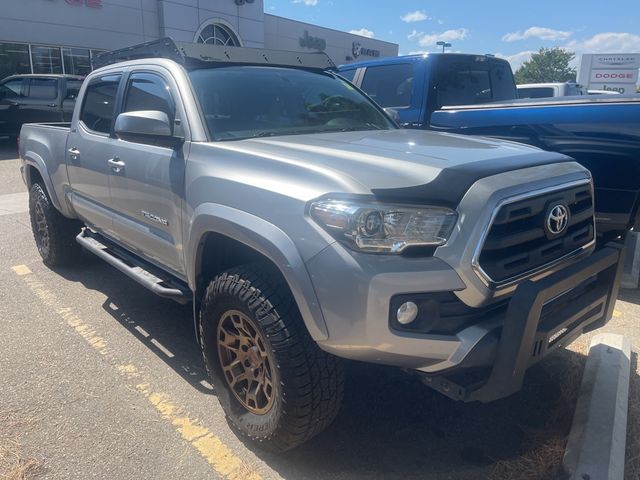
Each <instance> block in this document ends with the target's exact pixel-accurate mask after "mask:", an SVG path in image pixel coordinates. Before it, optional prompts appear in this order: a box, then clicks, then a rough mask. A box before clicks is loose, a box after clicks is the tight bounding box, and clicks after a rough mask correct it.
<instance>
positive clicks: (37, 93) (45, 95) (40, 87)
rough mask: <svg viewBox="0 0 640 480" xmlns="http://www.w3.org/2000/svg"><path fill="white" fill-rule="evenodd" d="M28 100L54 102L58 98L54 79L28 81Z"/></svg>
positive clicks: (56, 84)
mask: <svg viewBox="0 0 640 480" xmlns="http://www.w3.org/2000/svg"><path fill="white" fill-rule="evenodd" d="M28 97H29V98H31V99H33V100H55V99H56V98H58V80H57V79H56V78H32V79H31V80H29V95H28Z"/></svg>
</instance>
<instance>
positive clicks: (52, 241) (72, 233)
mask: <svg viewBox="0 0 640 480" xmlns="http://www.w3.org/2000/svg"><path fill="white" fill-rule="evenodd" d="M29 215H30V217H31V230H32V231H33V238H34V240H35V241H36V246H37V247H38V252H39V253H40V256H41V257H42V260H43V262H44V263H45V265H47V266H49V267H57V266H62V265H68V264H70V263H73V262H75V261H77V260H78V258H79V257H80V255H81V253H82V248H81V247H80V245H79V244H78V243H77V242H76V241H75V238H76V235H78V233H80V228H81V224H80V222H78V221H77V220H70V219H68V218H67V217H65V216H64V215H62V214H61V213H60V212H58V210H56V208H55V207H54V206H53V204H52V203H51V199H50V198H49V195H48V193H47V191H46V189H45V187H44V186H43V185H41V184H40V183H34V184H33V185H32V186H31V190H30V191H29Z"/></svg>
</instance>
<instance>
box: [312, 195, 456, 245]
mask: <svg viewBox="0 0 640 480" xmlns="http://www.w3.org/2000/svg"><path fill="white" fill-rule="evenodd" d="M310 214H311V218H313V219H314V220H315V221H316V222H317V223H318V224H320V225H321V226H322V227H323V228H325V229H326V230H327V231H328V232H329V233H331V234H332V235H333V236H334V237H335V238H336V239H338V240H343V241H346V242H347V244H349V245H350V246H351V247H353V248H355V249H356V250H361V251H365V252H378V253H400V252H402V251H403V250H404V249H406V248H408V247H418V246H438V245H442V244H444V243H445V242H446V241H447V239H448V238H449V235H450V234H451V231H452V230H453V226H454V225H455V223H456V219H457V214H456V212H455V211H453V210H450V209H448V208H444V207H430V206H426V207H409V206H401V205H384V204H377V203H366V202H357V201H348V200H321V201H317V202H314V203H312V204H311V209H310Z"/></svg>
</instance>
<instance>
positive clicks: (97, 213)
mask: <svg viewBox="0 0 640 480" xmlns="http://www.w3.org/2000/svg"><path fill="white" fill-rule="evenodd" d="M121 78H122V74H120V73H109V74H104V75H101V76H99V77H96V78H94V79H92V80H91V82H90V83H89V85H87V89H86V91H85V94H84V103H83V105H82V110H81V111H80V115H79V118H78V121H77V124H76V127H75V128H73V129H72V130H71V132H70V133H69V138H68V140H67V152H66V155H67V172H68V175H69V183H70V185H71V193H72V195H71V202H72V205H73V207H74V209H75V211H76V213H77V214H78V216H80V218H82V219H83V220H84V221H85V222H86V223H87V224H88V225H89V226H91V227H92V228H94V229H95V230H97V231H100V232H103V233H107V234H109V233H111V228H112V218H113V215H112V213H111V208H112V205H111V194H110V191H109V181H110V178H111V167H110V164H109V160H110V159H111V158H113V156H114V153H113V148H114V142H115V141H114V139H113V138H112V137H111V131H112V126H113V120H114V119H113V116H114V113H115V106H116V97H117V93H118V87H119V84H120V79H121Z"/></svg>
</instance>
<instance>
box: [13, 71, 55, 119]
mask: <svg viewBox="0 0 640 480" xmlns="http://www.w3.org/2000/svg"><path fill="white" fill-rule="evenodd" d="M61 81H62V79H60V78H55V77H54V78H52V77H31V78H29V79H28V81H27V89H26V92H25V96H24V99H23V100H22V105H21V106H20V110H21V117H22V123H51V122H61V121H62V109H61V108H60V104H61V103H62V100H61V98H60V96H61V90H62V87H61V85H60V82H61Z"/></svg>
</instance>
